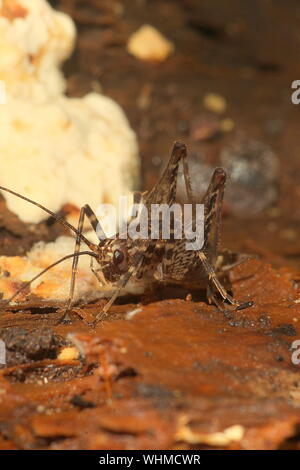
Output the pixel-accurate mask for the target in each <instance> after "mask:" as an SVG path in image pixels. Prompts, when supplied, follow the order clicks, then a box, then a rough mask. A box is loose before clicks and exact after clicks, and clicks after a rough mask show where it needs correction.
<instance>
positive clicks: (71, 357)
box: [57, 346, 80, 362]
mask: <svg viewBox="0 0 300 470" xmlns="http://www.w3.org/2000/svg"><path fill="white" fill-rule="evenodd" d="M79 355H80V353H79V351H78V349H76V348H75V347H74V346H68V347H65V348H63V349H62V350H61V351H60V353H59V355H58V356H57V359H58V360H59V361H62V362H69V361H76V359H78V358H79Z"/></svg>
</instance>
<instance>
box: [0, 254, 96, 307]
mask: <svg viewBox="0 0 300 470" xmlns="http://www.w3.org/2000/svg"><path fill="white" fill-rule="evenodd" d="M81 255H89V256H92V257H93V258H98V256H97V255H96V254H95V253H93V252H92V251H80V252H79V253H73V254H72V255H66V256H64V257H63V258H61V259H59V260H58V261H55V263H52V264H50V266H48V267H47V268H45V269H44V270H43V271H41V272H40V273H39V274H37V275H36V276H34V277H33V278H32V279H30V281H28V282H26V283H25V284H24V285H23V286H22V287H20V289H18V290H17V292H15V293H14V295H12V296H11V297H10V298H9V299H7V300H6V302H7V304H9V303H10V302H11V301H12V300H13V299H14V298H15V297H17V295H19V294H20V292H22V291H23V290H24V289H26V288H27V287H28V286H30V284H31V283H32V282H33V281H35V280H36V279H38V278H39V277H40V276H42V275H43V274H45V273H46V272H47V271H49V269H52V268H54V266H56V265H58V264H60V263H62V262H63V261H65V260H67V259H69V258H74V257H77V256H81Z"/></svg>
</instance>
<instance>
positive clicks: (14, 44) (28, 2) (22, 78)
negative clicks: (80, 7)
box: [0, 0, 76, 100]
mask: <svg viewBox="0 0 300 470" xmlns="http://www.w3.org/2000/svg"><path fill="white" fill-rule="evenodd" d="M75 36H76V31H75V26H74V23H73V21H72V20H71V18H69V17H68V16H67V15H65V14H64V13H61V12H57V11H54V10H53V9H52V8H51V7H50V5H49V4H48V3H47V2H46V0H0V80H3V81H4V82H5V83H6V84H7V89H8V92H9V94H10V95H11V96H13V97H17V98H26V99H34V100H36V99H38V100H41V99H47V98H49V97H55V96H58V95H59V94H61V93H62V92H63V91H64V89H65V79H64V77H63V75H62V73H61V71H60V70H59V66H60V64H61V63H62V62H63V61H64V60H65V59H67V58H68V57H69V55H70V54H71V52H72V50H73V46H74V41H75Z"/></svg>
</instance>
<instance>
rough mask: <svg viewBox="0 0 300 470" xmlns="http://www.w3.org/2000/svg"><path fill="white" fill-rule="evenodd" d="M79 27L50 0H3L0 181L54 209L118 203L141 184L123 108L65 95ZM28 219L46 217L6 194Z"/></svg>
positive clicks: (97, 96)
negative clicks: (66, 66)
mask: <svg viewBox="0 0 300 470" xmlns="http://www.w3.org/2000/svg"><path fill="white" fill-rule="evenodd" d="M74 39H75V27H74V23H73V21H72V20H71V18H69V17H68V16H67V15H65V14H62V13H59V12H56V11H54V10H53V9H52V8H51V7H50V5H49V4H48V3H47V2H46V1H45V0H14V1H11V0H10V1H4V0H0V81H1V80H2V81H3V83H4V84H5V89H6V92H7V96H6V104H2V105H1V106H0V155H1V158H0V184H1V185H2V186H5V187H8V188H10V189H12V190H15V191H17V192H19V193H21V194H22V195H24V196H26V197H29V198H30V199H33V200H35V201H37V202H40V203H41V204H43V205H44V206H46V207H47V208H49V209H50V210H52V211H54V212H57V211H59V210H60V209H61V208H62V207H63V205H65V204H72V205H74V206H76V207H77V208H78V209H79V208H80V207H82V206H83V205H84V204H86V203H88V204H89V205H90V206H91V207H92V208H93V209H94V210H95V211H97V207H98V206H99V205H100V204H101V203H110V204H116V203H117V201H118V198H119V196H121V195H122V196H124V195H127V194H128V193H129V192H130V191H131V190H132V189H134V188H135V187H136V186H137V182H138V174H139V161H138V149H137V142H136V137H135V134H134V132H133V131H132V129H131V128H130V126H129V123H128V121H127V118H126V116H125V114H124V112H123V111H122V109H121V108H120V107H119V106H118V105H117V104H116V103H115V102H114V101H113V100H111V99H110V98H107V97H105V96H103V95H100V94H97V93H90V94H88V95H87V96H85V97H84V98H81V99H72V98H68V97H66V96H65V95H63V94H62V92H63V91H64V88H65V79H64V77H63V75H62V74H61V71H60V70H59V66H60V64H61V63H62V61H63V60H65V59H66V58H68V56H69V55H70V54H71V52H72V48H73V44H74ZM3 196H4V197H5V199H6V200H7V204H8V207H9V209H10V210H11V211H13V212H15V213H16V214H17V215H18V216H19V218H20V219H21V220H23V221H24V222H30V223H38V222H40V221H41V220H43V219H45V218H47V217H48V216H47V214H46V213H44V212H43V211H41V210H40V209H38V208H37V207H34V206H32V205H30V204H29V203H26V202H24V201H21V200H20V199H18V198H16V197H15V196H13V195H10V194H7V193H3Z"/></svg>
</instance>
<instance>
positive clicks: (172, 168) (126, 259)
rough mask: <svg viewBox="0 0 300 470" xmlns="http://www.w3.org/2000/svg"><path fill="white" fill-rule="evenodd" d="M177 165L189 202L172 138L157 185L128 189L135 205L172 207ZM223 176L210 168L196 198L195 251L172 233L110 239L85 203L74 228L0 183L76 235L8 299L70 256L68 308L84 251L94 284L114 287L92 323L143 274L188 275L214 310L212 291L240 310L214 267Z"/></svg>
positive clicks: (182, 150)
mask: <svg viewBox="0 0 300 470" xmlns="http://www.w3.org/2000/svg"><path fill="white" fill-rule="evenodd" d="M180 163H182V164H183V169H184V178H185V186H186V192H187V197H188V201H189V202H191V203H194V200H193V194H192V190H191V184H190V176H189V172H188V165H187V152H186V146H185V145H184V144H183V143H180V142H176V143H175V144H174V147H173V150H172V153H171V156H170V159H169V162H168V165H167V167H166V169H165V171H164V173H163V174H162V176H161V178H160V180H159V181H158V183H157V184H156V185H155V186H154V187H153V189H152V190H151V191H148V192H144V193H138V192H136V193H134V203H135V205H136V206H137V207H143V208H146V210H147V211H149V213H150V212H151V208H152V206H153V204H156V205H161V204H165V205H167V206H172V204H173V203H174V201H175V198H176V188H177V175H178V169H179V164H180ZM225 180H226V175H225V172H224V171H223V170H222V169H220V168H219V169H216V170H215V172H214V174H213V176H212V179H211V182H210V185H209V187H208V190H207V193H206V195H205V197H204V200H203V201H202V202H203V204H204V244H203V246H202V247H201V249H199V250H195V251H187V250H186V249H185V242H186V240H185V239H184V238H183V239H180V240H178V239H175V238H174V236H171V237H170V239H168V240H165V239H163V238H162V237H158V238H156V239H151V238H147V239H143V238H135V239H132V238H130V237H127V238H124V237H123V236H121V235H122V233H121V232H118V233H117V234H116V236H115V237H114V238H107V237H106V236H105V233H104V231H103V229H102V227H101V224H100V222H99V221H98V219H97V217H96V215H95V214H94V212H93V211H92V209H91V208H90V206H88V205H85V206H84V207H83V208H82V209H81V211H80V216H79V221H78V227H77V228H75V227H73V226H72V225H71V224H69V223H68V222H67V221H66V220H64V219H63V218H62V217H59V216H57V215H56V214H54V213H53V212H51V211H50V210H49V209H47V208H45V207H43V206H42V205H40V204H38V203H36V202H34V201H32V200H30V199H28V198H26V197H24V196H22V195H20V194H18V193H16V192H14V191H12V190H10V189H7V188H4V187H2V186H0V190H3V191H7V192H9V193H11V194H14V195H15V196H17V197H20V198H22V199H24V200H25V201H28V202H29V203H31V204H34V205H36V206H38V207H39V208H41V209H43V210H44V211H45V212H47V213H48V214H49V215H50V216H52V217H54V218H55V219H56V220H57V221H58V222H60V223H61V224H62V225H64V226H66V227H68V228H69V229H70V230H71V231H72V232H73V233H75V235H76V241H75V249H74V253H73V254H70V255H68V256H65V257H64V258H62V259H60V260H58V261H57V262H56V263H54V264H52V265H51V266H48V267H47V268H46V269H45V270H44V271H42V272H41V273H40V274H39V275H37V276H35V278H33V279H32V280H31V281H29V282H28V283H26V284H25V285H24V286H23V287H22V288H21V289H19V290H18V291H17V292H16V293H15V294H14V296H13V297H11V299H9V301H11V300H12V299H13V298H14V297H15V296H16V295H18V293H19V292H20V291H21V290H23V289H24V288H26V287H27V286H28V285H29V284H30V283H31V282H33V281H34V280H35V279H37V278H38V277H39V276H41V275H42V274H44V273H45V272H46V271H48V270H49V269H51V268H52V267H54V266H55V265H57V264H59V263H60V262H62V261H64V260H65V259H68V258H73V264H72V275H71V284H70V293H69V298H68V303H67V306H66V313H67V312H68V311H69V310H70V308H71V307H72V302H73V297H74V288H75V281H76V272H77V266H78V259H79V256H82V255H88V256H90V257H91V270H92V272H93V273H94V274H95V276H96V277H97V279H98V281H99V283H100V284H101V285H103V286H105V285H108V284H110V285H113V286H114V290H115V291H114V294H113V295H112V297H111V298H110V299H109V300H108V302H107V303H106V305H105V306H104V308H103V310H102V312H101V313H100V314H99V315H98V316H97V317H96V319H95V324H96V323H97V322H98V321H99V320H100V319H101V318H103V316H105V315H106V313H107V311H108V310H109V308H110V307H111V305H112V304H113V303H114V301H115V299H116V298H117V297H118V295H119V294H120V291H121V290H122V289H123V288H124V287H125V286H126V284H127V283H128V281H129V280H130V279H131V280H139V282H143V279H146V278H147V282H154V281H155V279H156V281H157V280H158V281H163V282H178V283H182V284H185V283H187V282H188V281H189V278H192V279H193V281H195V280H196V283H197V282H198V283H199V285H200V284H201V283H203V281H204V282H205V283H206V285H207V290H208V299H209V301H210V302H214V303H215V304H216V305H217V306H218V307H219V308H223V307H222V304H221V303H220V302H219V300H218V299H217V296H218V295H219V296H220V297H221V299H222V300H223V301H226V302H227V303H229V304H231V305H232V306H233V307H234V308H245V307H246V306H248V304H243V305H240V304H239V302H237V301H236V300H234V299H233V298H232V297H231V296H230V295H229V294H228V293H227V292H226V290H225V288H224V287H223V285H222V284H221V282H220V281H219V279H218V276H217V274H216V269H217V270H218V271H220V262H219V261H220V253H219V241H220V227H221V208H222V200H223V194H224V186H225ZM85 217H87V218H88V220H89V222H90V224H91V226H92V228H93V230H94V231H95V232H96V233H97V235H98V236H99V244H97V245H96V244H93V243H91V242H90V241H89V240H88V239H87V238H86V237H85V236H84V235H83V233H82V232H83V225H84V220H85ZM139 217H140V215H139V214H138V215H136V216H135V219H134V221H135V223H136V225H137V226H138V225H139V224H140V223H141V220H140V218H139ZM147 220H148V225H149V228H151V220H150V218H149V219H147ZM81 242H84V243H85V244H86V245H87V246H88V248H89V251H80V245H81ZM95 262H96V267H95ZM221 265H222V266H223V265H224V263H223V262H222V263H221ZM222 266H221V267H222ZM149 280H150V281H149ZM64 317H65V315H64Z"/></svg>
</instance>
